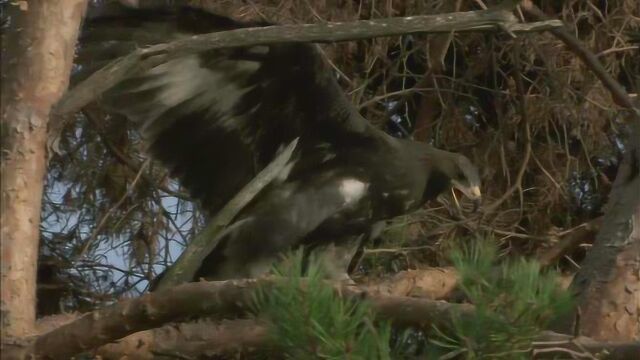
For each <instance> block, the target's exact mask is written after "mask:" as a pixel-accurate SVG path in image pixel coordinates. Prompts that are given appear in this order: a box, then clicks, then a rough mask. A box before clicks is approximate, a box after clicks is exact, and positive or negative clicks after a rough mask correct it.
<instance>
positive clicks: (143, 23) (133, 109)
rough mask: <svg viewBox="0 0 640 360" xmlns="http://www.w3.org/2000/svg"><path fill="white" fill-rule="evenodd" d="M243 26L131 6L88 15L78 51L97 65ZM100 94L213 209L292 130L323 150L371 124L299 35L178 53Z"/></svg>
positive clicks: (310, 147)
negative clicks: (293, 40) (285, 41)
mask: <svg viewBox="0 0 640 360" xmlns="http://www.w3.org/2000/svg"><path fill="white" fill-rule="evenodd" d="M253 25H254V26H255V24H253ZM243 26H248V25H246V24H245V25H242V24H238V23H235V22H233V21H231V20H229V19H224V18H220V17H218V16H215V15H211V14H208V13H205V12H203V11H199V10H194V9H188V8H185V9H181V10H179V11H176V12H171V13H167V12H162V13H159V14H154V13H153V12H149V11H142V10H134V11H126V12H125V13H124V15H123V14H122V13H120V14H118V15H117V16H109V17H106V18H102V19H94V20H90V21H89V22H88V24H87V26H86V29H85V32H84V35H83V36H82V38H81V51H80V54H79V57H78V58H79V59H80V60H84V61H85V64H82V63H81V65H84V66H87V68H90V66H88V65H91V64H94V65H95V64H96V63H99V62H100V61H104V60H108V59H104V58H103V57H104V56H107V57H109V56H113V55H122V54H124V53H125V52H126V51H131V49H134V48H143V47H145V46H149V45H153V44H158V43H162V42H167V41H171V40H174V39H178V38H181V37H186V36H191V35H193V34H195V33H205V32H214V31H219V30H223V29H230V28H237V27H243ZM111 35H113V36H111ZM96 42H98V43H104V44H105V45H104V46H102V47H101V46H99V45H95V43H96ZM84 51H87V53H83V52H84ZM86 64H88V65H86ZM101 102H102V104H103V105H105V106H106V107H108V108H109V109H110V110H111V111H114V112H118V113H121V114H124V115H126V116H127V117H128V118H129V119H131V120H132V121H135V122H136V123H138V124H139V126H140V129H141V132H142V134H143V137H144V138H145V140H146V142H147V144H148V150H149V151H150V152H151V153H152V154H153V155H155V156H156V157H157V158H158V159H160V160H161V161H162V162H163V163H164V164H165V165H166V166H167V167H168V168H169V169H170V170H171V171H172V173H173V174H174V175H176V176H177V177H179V178H180V179H181V181H182V184H183V185H184V186H185V187H186V188H187V189H189V190H190V191H191V192H192V194H193V196H194V197H196V198H199V199H201V200H203V201H204V203H205V207H206V208H207V209H209V210H210V211H217V209H218V208H219V207H220V206H222V205H223V204H224V203H226V201H228V200H229V198H230V197H231V196H233V195H234V194H235V193H236V192H237V191H239V189H240V188H241V187H242V186H243V185H244V184H246V183H247V182H248V181H249V180H251V179H252V178H253V176H254V175H255V174H256V173H257V172H258V171H259V170H260V169H261V168H262V167H264V166H266V165H267V164H268V163H269V162H270V161H271V159H272V158H273V157H274V156H275V154H276V152H277V151H278V149H279V148H280V147H281V146H282V145H283V144H287V143H289V142H290V141H291V140H293V139H294V138H296V137H300V138H301V140H300V145H301V146H300V148H301V150H300V151H317V150H314V149H316V145H318V144H321V143H329V144H333V145H336V143H337V142H341V141H342V142H346V141H351V140H353V139H352V138H353V137H354V136H369V134H368V132H369V131H371V129H372V127H371V126H370V125H369V124H368V122H367V121H366V120H365V119H363V118H362V117H361V116H360V115H359V114H358V113H357V111H356V110H355V108H354V107H353V106H352V105H351V104H350V103H349V101H348V100H347V99H346V97H345V95H344V94H343V93H342V90H341V89H340V87H339V86H338V84H337V83H336V81H335V78H334V76H333V74H332V72H331V71H330V70H329V69H328V67H327V66H326V64H325V63H324V61H323V60H322V58H321V57H320V56H319V53H318V51H317V48H316V47H315V46H314V45H309V44H299V43H288V44H275V45H268V46H267V45H261V46H252V47H248V48H232V49H221V50H211V51H205V52H202V53H198V54H190V55H186V56H183V57H178V58H175V59H172V60H170V61H168V62H166V63H163V64H160V65H158V66H156V67H154V68H152V69H150V70H147V71H145V72H142V73H138V74H133V75H132V76H131V77H130V78H128V79H126V80H123V81H122V82H120V83H119V84H118V85H116V86H115V87H113V88H112V89H110V90H109V91H107V92H106V93H105V94H104V96H103V99H102V100H101ZM350 138H351V139H350ZM348 139H350V140H348ZM336 146H337V145H336ZM316 157H317V156H316ZM307 166H309V165H308V164H307Z"/></svg>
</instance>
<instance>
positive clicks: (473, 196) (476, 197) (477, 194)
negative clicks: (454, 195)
mask: <svg viewBox="0 0 640 360" xmlns="http://www.w3.org/2000/svg"><path fill="white" fill-rule="evenodd" d="M453 185H454V186H455V188H456V189H458V190H460V191H461V192H462V193H463V194H464V195H465V196H466V197H468V198H469V199H470V200H472V201H473V212H476V211H478V209H479V208H480V203H481V202H482V192H481V191H480V187H479V186H478V185H474V186H462V185H460V184H459V183H458V182H456V181H453Z"/></svg>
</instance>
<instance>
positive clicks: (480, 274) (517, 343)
mask: <svg viewBox="0 0 640 360" xmlns="http://www.w3.org/2000/svg"><path fill="white" fill-rule="evenodd" d="M497 254H498V250H497V248H496V246H495V245H494V244H493V243H492V242H490V241H481V242H479V243H475V244H473V245H470V246H467V247H463V248H461V249H457V250H454V251H453V252H452V254H451V258H452V260H453V263H454V265H455V267H456V268H457V270H458V271H459V273H460V287H461V289H462V290H463V291H464V293H465V294H466V295H467V297H468V298H469V300H470V301H471V302H472V303H473V304H474V305H475V307H476V312H475V316H473V317H471V318H464V319H463V318H457V319H454V326H453V331H448V332H446V334H445V333H444V332H442V331H436V333H435V336H433V337H432V339H431V343H432V344H433V345H435V349H437V352H439V353H440V356H444V358H448V356H447V355H443V354H448V355H449V356H451V357H450V358H458V356H462V357H464V358H466V359H499V358H504V359H520V358H522V359H525V358H529V350H530V348H531V343H532V341H533V340H534V339H535V338H536V336H537V335H538V334H539V333H540V332H541V331H542V330H544V329H545V328H546V327H547V325H548V324H549V322H550V321H551V320H553V319H554V318H556V317H558V316H560V315H561V314H563V313H565V312H566V311H568V310H569V309H570V307H571V298H570V295H569V293H568V292H567V291H564V290H562V289H561V288H560V287H559V284H558V281H557V280H556V277H555V275H554V274H553V273H551V272H544V271H542V269H541V267H540V265H539V264H538V263H537V262H535V261H530V260H524V259H517V260H512V261H506V262H504V263H502V264H500V265H496V263H497V259H498V255H497Z"/></svg>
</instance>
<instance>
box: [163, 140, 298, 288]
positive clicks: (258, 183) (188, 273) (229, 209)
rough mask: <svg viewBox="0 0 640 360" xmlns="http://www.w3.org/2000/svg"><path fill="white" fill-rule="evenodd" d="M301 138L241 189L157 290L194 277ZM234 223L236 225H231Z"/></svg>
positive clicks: (282, 164) (168, 271)
mask: <svg viewBox="0 0 640 360" xmlns="http://www.w3.org/2000/svg"><path fill="white" fill-rule="evenodd" d="M297 143H298V139H295V140H293V141H292V142H291V143H290V144H289V145H288V146H287V147H286V148H285V149H284V150H283V151H282V153H280V154H279V155H278V156H277V157H276V158H275V159H274V160H273V161H272V162H271V163H270V164H269V165H267V167H265V168H264V169H263V170H262V171H261V172H260V173H259V174H258V175H257V176H256V177H255V178H254V179H253V180H251V181H250V182H249V183H248V184H247V185H245V187H243V188H242V190H240V192H239V193H238V194H236V195H235V196H234V197H233V198H232V199H231V200H230V201H229V202H228V203H227V204H226V205H225V206H224V207H223V208H222V210H220V211H219V212H218V213H217V214H216V216H215V217H214V218H213V219H212V220H211V221H210V222H209V224H208V225H207V227H206V228H205V229H204V230H203V231H201V232H200V233H199V234H198V236H196V238H195V239H193V241H192V242H191V243H190V244H189V246H187V248H186V249H185V250H184V252H183V253H182V254H181V255H180V257H179V258H178V260H177V261H176V263H175V264H173V265H172V266H170V267H169V268H168V269H167V272H166V273H165V274H164V275H163V276H162V279H161V280H160V282H159V283H158V286H157V290H162V289H168V288H170V287H173V286H175V285H178V284H181V283H183V282H188V281H191V279H193V277H194V275H195V273H196V272H197V271H198V267H200V264H201V263H202V260H204V258H205V257H206V256H207V255H208V254H209V253H211V251H213V249H214V248H215V247H216V245H217V244H218V242H219V241H220V239H221V238H222V237H223V235H224V230H225V228H227V226H228V225H229V224H230V223H231V221H233V219H234V218H235V217H236V215H238V213H239V212H240V211H241V210H242V209H243V208H244V207H245V206H246V205H247V204H248V203H249V202H250V201H251V200H252V199H253V198H254V197H255V196H256V195H257V194H258V193H259V192H260V191H261V190H262V189H263V188H264V187H265V186H267V185H269V183H271V181H273V179H275V178H276V176H278V174H280V173H281V171H282V170H283V169H284V167H285V166H286V165H287V163H289V159H291V155H292V154H293V151H294V150H295V148H296V144H297ZM232 226H233V225H232Z"/></svg>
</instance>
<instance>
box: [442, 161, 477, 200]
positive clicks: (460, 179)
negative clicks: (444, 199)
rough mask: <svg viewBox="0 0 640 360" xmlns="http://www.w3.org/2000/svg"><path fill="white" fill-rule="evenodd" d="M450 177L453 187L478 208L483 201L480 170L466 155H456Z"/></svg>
mask: <svg viewBox="0 0 640 360" xmlns="http://www.w3.org/2000/svg"><path fill="white" fill-rule="evenodd" d="M454 155H455V156H454V157H453V161H452V167H451V169H450V173H449V174H447V175H449V177H450V179H451V185H453V187H454V188H456V189H458V190H460V191H461V192H462V193H463V194H464V195H465V196H466V197H468V198H469V199H470V200H473V202H474V204H475V207H476V208H477V207H478V205H479V204H480V201H481V200H482V193H481V192H480V175H479V174H478V168H477V167H476V166H475V165H473V164H472V163H471V161H470V160H469V159H468V158H467V157H466V156H464V155H460V154H454Z"/></svg>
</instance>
